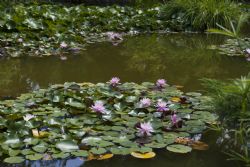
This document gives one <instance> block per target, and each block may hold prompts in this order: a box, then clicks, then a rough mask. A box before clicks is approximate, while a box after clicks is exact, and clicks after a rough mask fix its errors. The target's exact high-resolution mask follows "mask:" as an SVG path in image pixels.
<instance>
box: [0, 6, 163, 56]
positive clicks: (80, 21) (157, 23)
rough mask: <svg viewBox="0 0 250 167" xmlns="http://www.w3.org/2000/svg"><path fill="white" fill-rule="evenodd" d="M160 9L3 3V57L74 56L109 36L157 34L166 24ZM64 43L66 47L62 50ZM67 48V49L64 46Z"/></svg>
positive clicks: (0, 24)
mask: <svg viewBox="0 0 250 167" xmlns="http://www.w3.org/2000/svg"><path fill="white" fill-rule="evenodd" d="M159 12H160V8H159V7H155V8H150V9H140V8H134V7H128V6H126V7H121V6H107V7H98V6H85V5H74V6H64V5H60V4H49V3H47V4H46V3H31V2H29V3H13V4H11V5H10V4H8V3H7V2H1V5H0V19H1V22H0V30H1V33H0V38H1V39H0V46H1V47H2V49H1V50H0V56H8V55H9V56H12V57H20V56H27V55H29V56H40V57H42V56H49V55H60V54H63V53H65V52H66V53H68V52H71V53H74V52H78V51H79V50H82V49H85V47H86V45H88V44H89V43H94V42H101V41H105V40H108V39H107V38H108V37H107V36H108V33H106V32H127V33H130V34H131V33H132V34H134V32H137V31H143V32H145V31H157V30H163V29H165V26H164V25H165V24H166V22H165V21H164V20H162V19H161V18H160V17H159ZM62 43H65V44H67V47H63V48H61V47H60V45H61V44H62ZM65 46H66V45H65Z"/></svg>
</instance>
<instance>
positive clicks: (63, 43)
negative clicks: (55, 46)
mask: <svg viewBox="0 0 250 167" xmlns="http://www.w3.org/2000/svg"><path fill="white" fill-rule="evenodd" d="M67 47H68V44H66V43H65V42H64V41H63V42H62V43H61V44H60V48H62V49H64V48H67Z"/></svg>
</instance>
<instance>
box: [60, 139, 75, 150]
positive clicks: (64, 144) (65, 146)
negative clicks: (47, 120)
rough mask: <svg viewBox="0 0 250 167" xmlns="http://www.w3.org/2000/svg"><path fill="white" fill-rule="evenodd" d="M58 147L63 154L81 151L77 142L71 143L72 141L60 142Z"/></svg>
mask: <svg viewBox="0 0 250 167" xmlns="http://www.w3.org/2000/svg"><path fill="white" fill-rule="evenodd" d="M56 147H57V148H58V149H60V150H61V151H63V152H71V151H74V150H78V149H79V147H78V145H77V144H76V143H75V142H73V141H70V140H63V141H60V142H58V143H56Z"/></svg>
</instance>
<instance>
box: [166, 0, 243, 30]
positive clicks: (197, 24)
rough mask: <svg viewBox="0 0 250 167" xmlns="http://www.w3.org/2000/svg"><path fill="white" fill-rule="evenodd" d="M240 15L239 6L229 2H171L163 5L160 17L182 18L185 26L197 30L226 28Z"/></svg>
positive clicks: (197, 0)
mask: <svg viewBox="0 0 250 167" xmlns="http://www.w3.org/2000/svg"><path fill="white" fill-rule="evenodd" d="M240 14H241V9H240V7H239V5H238V4H237V3H235V2H233V1H231V0H171V1H169V2H167V3H166V4H165V7H164V10H163V12H162V16H165V17H166V18H167V19H171V18H173V17H175V16H176V15H179V16H180V17H183V18H184V20H185V24H190V26H191V27H192V28H194V29H197V30H206V29H208V28H213V27H216V23H217V24H220V25H222V26H227V25H228V24H229V22H230V20H237V19H238V17H239V16H240Z"/></svg>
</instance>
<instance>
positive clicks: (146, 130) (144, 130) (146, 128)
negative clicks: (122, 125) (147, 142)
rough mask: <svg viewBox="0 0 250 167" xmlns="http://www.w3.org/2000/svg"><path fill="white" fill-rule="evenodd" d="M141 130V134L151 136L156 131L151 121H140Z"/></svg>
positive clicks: (139, 129)
mask: <svg viewBox="0 0 250 167" xmlns="http://www.w3.org/2000/svg"><path fill="white" fill-rule="evenodd" d="M137 129H138V131H139V136H142V137H143V136H151V135H152V134H151V133H153V132H154V129H153V127H152V124H151V123H150V122H144V123H140V126H139V127H138V128H137Z"/></svg>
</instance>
